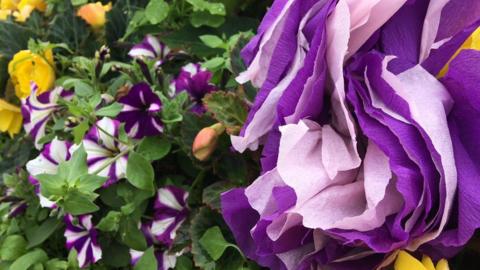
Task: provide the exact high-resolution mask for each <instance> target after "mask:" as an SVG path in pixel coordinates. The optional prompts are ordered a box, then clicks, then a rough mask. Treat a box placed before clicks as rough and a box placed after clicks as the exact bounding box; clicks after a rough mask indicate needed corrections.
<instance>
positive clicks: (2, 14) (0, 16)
mask: <svg viewBox="0 0 480 270" xmlns="http://www.w3.org/2000/svg"><path fill="white" fill-rule="evenodd" d="M10 15H12V11H11V10H9V9H0V21H5V20H6V19H7V18H8V16H10Z"/></svg>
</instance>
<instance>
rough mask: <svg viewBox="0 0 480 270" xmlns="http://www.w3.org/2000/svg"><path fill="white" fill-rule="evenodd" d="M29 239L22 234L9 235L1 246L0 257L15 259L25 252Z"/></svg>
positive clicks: (6, 259)
mask: <svg viewBox="0 0 480 270" xmlns="http://www.w3.org/2000/svg"><path fill="white" fill-rule="evenodd" d="M26 247H27V241H26V240H25V238H23V236H21V235H16V234H15V235H9V236H7V237H6V238H5V240H3V244H2V247H1V248H0V258H1V259H2V260H5V261H13V260H15V259H17V258H18V257H20V256H22V255H23V254H25V251H26Z"/></svg>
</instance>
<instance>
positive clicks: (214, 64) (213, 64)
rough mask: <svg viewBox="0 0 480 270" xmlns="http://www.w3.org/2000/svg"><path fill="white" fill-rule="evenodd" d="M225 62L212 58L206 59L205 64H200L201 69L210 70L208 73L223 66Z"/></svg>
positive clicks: (223, 59)
mask: <svg viewBox="0 0 480 270" xmlns="http://www.w3.org/2000/svg"><path fill="white" fill-rule="evenodd" d="M225 63H226V60H225V58H223V57H214V58H211V59H208V60H207V61H206V62H203V63H202V67H204V68H206V69H208V70H210V71H214V72H215V71H217V70H219V69H221V68H222V67H224V66H225Z"/></svg>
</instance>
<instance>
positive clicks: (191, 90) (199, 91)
mask: <svg viewBox="0 0 480 270" xmlns="http://www.w3.org/2000/svg"><path fill="white" fill-rule="evenodd" d="M211 78H212V73H211V72H210V71H208V70H206V69H205V68H202V67H201V66H200V64H198V63H195V64H194V63H190V64H187V65H185V66H184V67H182V68H181V70H180V73H179V74H178V76H177V77H176V78H175V79H174V80H173V82H172V84H171V85H170V88H171V90H172V92H173V93H179V92H181V91H186V92H187V93H188V94H189V95H190V97H191V98H192V100H193V102H194V106H193V108H192V111H193V112H195V113H198V114H202V113H204V112H205V108H204V107H203V103H202V99H203V97H204V96H205V95H206V94H208V93H210V92H212V91H215V90H216V88H215V86H214V85H213V84H211V83H210V79H211Z"/></svg>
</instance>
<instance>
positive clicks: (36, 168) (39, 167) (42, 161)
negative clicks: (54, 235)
mask: <svg viewBox="0 0 480 270" xmlns="http://www.w3.org/2000/svg"><path fill="white" fill-rule="evenodd" d="M71 146H72V144H71V143H70V142H68V141H61V140H59V139H58V138H55V139H53V140H52V141H51V142H50V143H48V144H46V145H45V147H44V148H43V150H42V152H41V153H40V155H39V156H38V157H36V158H35V159H33V160H30V161H29V162H28V163H27V165H26V167H27V171H28V173H29V174H30V176H29V178H28V179H29V181H30V183H32V184H33V185H34V186H35V193H36V194H37V196H38V198H39V199H40V205H41V206H43V207H48V208H55V207H56V205H55V203H54V202H52V201H50V200H49V199H47V198H45V197H44V196H42V194H41V193H40V184H39V182H38V180H37V179H36V178H35V176H36V175H39V174H56V173H57V168H58V165H59V164H60V163H62V162H65V161H68V160H69V159H70V151H69V150H70V147H71Z"/></svg>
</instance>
